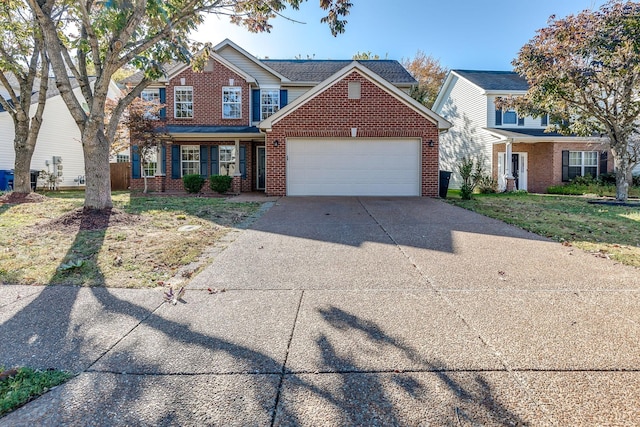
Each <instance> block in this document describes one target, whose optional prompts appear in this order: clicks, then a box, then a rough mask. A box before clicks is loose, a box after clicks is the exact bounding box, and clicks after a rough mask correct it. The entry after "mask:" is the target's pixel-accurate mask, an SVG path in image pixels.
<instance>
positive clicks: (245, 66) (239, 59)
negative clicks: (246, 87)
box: [217, 46, 280, 86]
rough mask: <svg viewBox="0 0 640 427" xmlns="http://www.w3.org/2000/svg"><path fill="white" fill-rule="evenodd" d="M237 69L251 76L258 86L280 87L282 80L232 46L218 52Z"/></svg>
mask: <svg viewBox="0 0 640 427" xmlns="http://www.w3.org/2000/svg"><path fill="white" fill-rule="evenodd" d="M217 53H218V54H219V55H220V56H222V57H223V58H225V59H226V60H227V61H229V62H231V63H232V64H233V65H235V66H236V67H238V68H240V69H241V70H243V71H244V72H245V73H247V74H249V75H250V76H252V77H253V78H255V79H256V81H257V82H258V86H279V85H280V79H279V78H278V77H276V76H274V75H273V74H271V73H270V72H268V71H267V70H265V69H264V68H262V67H261V66H260V65H258V64H256V63H255V62H254V61H252V60H251V59H249V58H247V57H246V56H245V55H243V54H242V53H240V52H238V51H237V50H235V49H234V48H233V47H231V46H225V47H224V48H222V49H221V50H220V51H218V52H217Z"/></svg>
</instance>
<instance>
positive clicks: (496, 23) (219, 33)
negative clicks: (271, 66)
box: [194, 0, 605, 70]
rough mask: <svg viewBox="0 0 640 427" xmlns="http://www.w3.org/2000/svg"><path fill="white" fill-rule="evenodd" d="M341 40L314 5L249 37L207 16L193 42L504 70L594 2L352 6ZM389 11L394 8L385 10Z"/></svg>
mask: <svg viewBox="0 0 640 427" xmlns="http://www.w3.org/2000/svg"><path fill="white" fill-rule="evenodd" d="M352 3H354V6H353V8H352V10H351V14H350V15H349V16H348V17H347V20H348V21H349V23H348V24H347V30H346V32H345V33H344V34H341V35H339V36H338V37H335V38H334V37H333V36H332V35H331V33H330V32H329V28H328V27H327V26H326V25H325V24H321V23H320V18H321V16H322V11H321V9H320V8H319V6H318V0H308V1H307V2H305V3H303V4H302V5H301V7H300V10H299V11H294V10H291V9H288V10H287V11H286V12H285V14H286V15H287V16H288V17H290V18H292V19H295V20H298V21H303V22H305V24H296V23H293V22H290V21H287V20H284V19H282V18H277V19H275V20H274V21H273V22H272V23H273V27H274V28H273V30H272V31H271V33H265V34H251V33H249V32H248V31H246V30H245V29H243V28H241V27H237V26H235V25H231V24H229V23H228V18H226V17H216V16H212V17H209V18H208V21H207V23H206V25H204V26H203V27H202V28H201V29H200V30H199V31H198V32H197V34H195V37H194V38H195V39H196V40H199V41H209V42H212V43H214V44H217V43H218V42H220V41H222V40H224V39H225V38H229V39H231V40H233V41H234V42H235V43H237V44H239V45H240V46H241V47H243V48H244V49H245V50H247V51H248V52H249V53H251V54H253V55H256V56H259V57H261V58H264V57H269V58H274V59H293V58H295V57H296V56H298V55H301V56H302V57H303V58H306V57H307V55H309V56H313V57H314V58H315V59H349V58H351V57H352V56H353V55H354V54H355V53H356V52H369V51H370V52H372V53H374V54H378V55H380V57H382V58H385V57H388V58H389V59H397V60H402V59H403V58H411V57H413V56H414V55H415V53H416V52H417V50H418V49H421V50H422V51H424V52H425V53H427V54H431V55H433V56H434V57H435V58H438V59H439V60H440V62H441V63H442V65H444V66H445V67H447V68H458V69H477V70H510V69H511V68H512V67H511V61H512V60H513V58H515V56H516V55H517V52H518V50H519V49H520V47H521V46H522V45H523V44H525V43H526V42H527V41H529V40H530V39H531V38H532V37H533V36H534V35H535V31H536V30H537V29H539V28H542V27H544V26H546V23H547V20H548V18H549V16H550V15H553V14H555V15H556V16H558V17H564V16H566V15H568V14H573V13H578V12H580V11H582V10H584V9H594V8H596V9H597V8H599V7H600V6H601V5H603V4H604V3H605V1H602V0H599V1H596V0H510V1H506V0H484V1H483V0H445V1H433V0H395V1H388V0H387V1H383V0H352ZM389 5H393V6H391V7H390V6H389Z"/></svg>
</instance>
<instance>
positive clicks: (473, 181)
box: [458, 157, 484, 200]
mask: <svg viewBox="0 0 640 427" xmlns="http://www.w3.org/2000/svg"><path fill="white" fill-rule="evenodd" d="M458 172H459V173H460V176H461V177H462V185H461V186H460V197H462V199H463V200H471V195H472V194H473V190H474V189H475V188H476V185H478V181H479V180H480V179H481V178H482V177H483V176H484V163H483V162H482V159H479V160H478V161H477V162H476V161H474V160H473V159H471V158H468V157H463V158H462V161H461V162H460V164H459V165H458Z"/></svg>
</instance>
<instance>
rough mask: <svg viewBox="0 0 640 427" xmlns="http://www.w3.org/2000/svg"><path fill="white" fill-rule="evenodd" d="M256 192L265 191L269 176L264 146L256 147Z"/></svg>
mask: <svg viewBox="0 0 640 427" xmlns="http://www.w3.org/2000/svg"><path fill="white" fill-rule="evenodd" d="M256 158H257V159H258V161H257V162H256V168H257V170H256V190H264V189H265V185H266V176H267V162H266V160H267V158H266V156H265V149H264V146H262V147H256Z"/></svg>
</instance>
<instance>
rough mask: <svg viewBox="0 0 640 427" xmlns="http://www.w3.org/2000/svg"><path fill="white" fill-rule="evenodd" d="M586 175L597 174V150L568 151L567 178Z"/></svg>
mask: <svg viewBox="0 0 640 427" xmlns="http://www.w3.org/2000/svg"><path fill="white" fill-rule="evenodd" d="M586 175H591V176H593V177H594V178H595V177H596V176H598V152H597V151H569V179H573V178H575V177H577V176H586Z"/></svg>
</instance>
